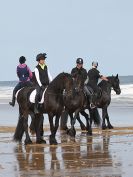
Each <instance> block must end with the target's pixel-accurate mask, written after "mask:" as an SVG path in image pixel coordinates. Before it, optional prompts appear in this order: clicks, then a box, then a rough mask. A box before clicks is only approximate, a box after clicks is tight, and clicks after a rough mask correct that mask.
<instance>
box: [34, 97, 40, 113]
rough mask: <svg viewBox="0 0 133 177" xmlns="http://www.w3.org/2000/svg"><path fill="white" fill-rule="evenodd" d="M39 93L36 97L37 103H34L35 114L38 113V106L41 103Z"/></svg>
mask: <svg viewBox="0 0 133 177" xmlns="http://www.w3.org/2000/svg"><path fill="white" fill-rule="evenodd" d="M38 97H39V95H38V94H37V95H36V97H35V104H34V113H35V114H38V113H39V110H38V107H39V103H38V99H39V98H38Z"/></svg>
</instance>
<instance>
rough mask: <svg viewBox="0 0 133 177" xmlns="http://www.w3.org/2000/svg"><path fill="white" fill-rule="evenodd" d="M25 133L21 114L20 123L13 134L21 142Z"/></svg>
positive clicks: (15, 139)
mask: <svg viewBox="0 0 133 177" xmlns="http://www.w3.org/2000/svg"><path fill="white" fill-rule="evenodd" d="M23 134H24V125H23V117H21V116H19V119H18V124H17V127H16V130H15V133H14V136H13V139H14V141H18V142H21V140H22V137H23Z"/></svg>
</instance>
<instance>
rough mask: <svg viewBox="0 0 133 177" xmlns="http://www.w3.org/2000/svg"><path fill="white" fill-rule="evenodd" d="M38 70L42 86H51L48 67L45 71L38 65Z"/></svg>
mask: <svg viewBox="0 0 133 177" xmlns="http://www.w3.org/2000/svg"><path fill="white" fill-rule="evenodd" d="M36 68H37V69H38V71H39V77H40V81H41V83H42V85H44V86H46V85H49V78H48V71H47V66H45V67H44V70H43V69H42V68H41V66H40V65H37V66H36Z"/></svg>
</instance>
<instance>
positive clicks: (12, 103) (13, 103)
mask: <svg viewBox="0 0 133 177" xmlns="http://www.w3.org/2000/svg"><path fill="white" fill-rule="evenodd" d="M15 100H16V98H15V94H14V93H13V96H12V102H9V104H10V105H11V106H13V107H14V106H15Z"/></svg>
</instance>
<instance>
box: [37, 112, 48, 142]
mask: <svg viewBox="0 0 133 177" xmlns="http://www.w3.org/2000/svg"><path fill="white" fill-rule="evenodd" d="M35 120H36V125H37V126H36V143H37V144H43V143H44V144H46V141H45V140H44V139H43V138H42V129H43V127H42V125H43V120H44V117H43V114H37V115H36V117H35Z"/></svg>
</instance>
